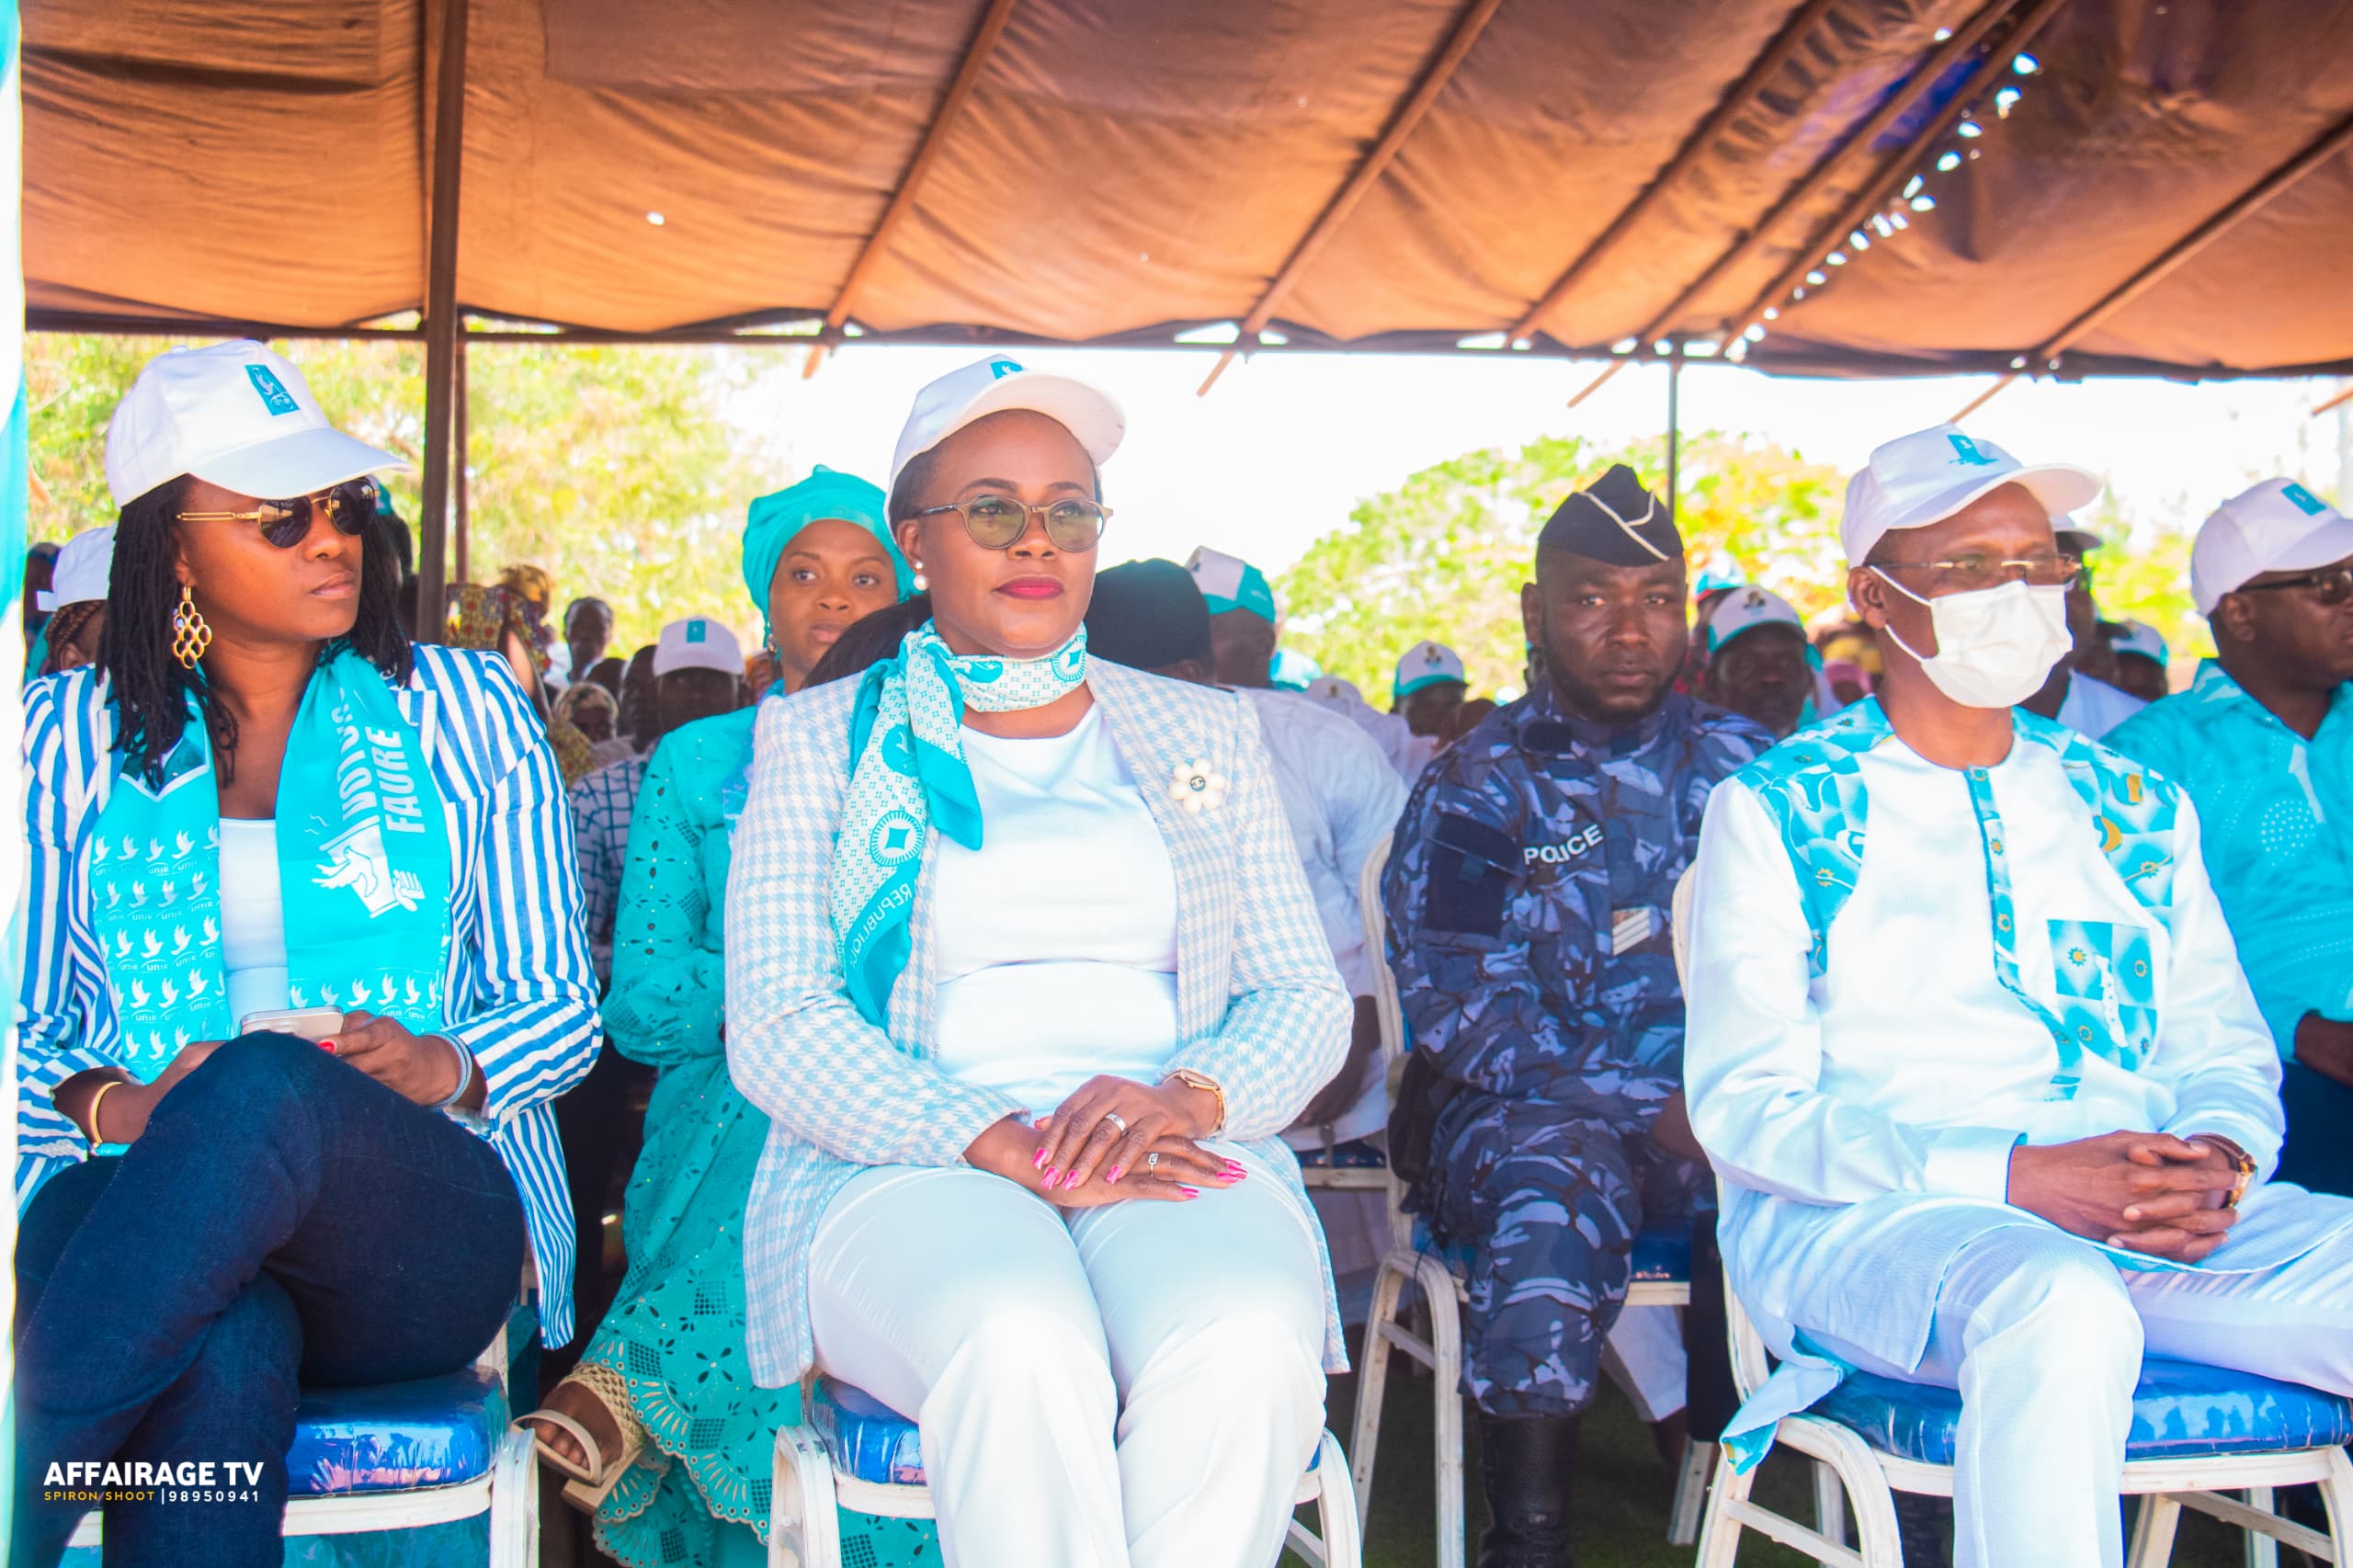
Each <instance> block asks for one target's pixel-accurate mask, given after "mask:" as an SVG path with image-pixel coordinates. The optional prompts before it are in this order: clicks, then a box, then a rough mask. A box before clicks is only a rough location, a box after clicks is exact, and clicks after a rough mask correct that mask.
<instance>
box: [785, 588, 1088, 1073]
mask: <svg viewBox="0 0 2353 1568" xmlns="http://www.w3.org/2000/svg"><path fill="white" fill-rule="evenodd" d="M1085 679H1086V628H1085V627H1083V626H1082V627H1080V628H1079V629H1078V631H1075V632H1074V633H1072V635H1071V640H1070V641H1069V642H1065V643H1063V645H1062V646H1061V647H1060V648H1058V649H1056V650H1055V651H1054V652H1053V653H1051V654H1049V655H1048V656H1047V657H1045V658H1042V659H1028V660H1023V659H998V658H986V657H978V656H973V657H967V656H963V655H960V654H956V653H949V650H948V644H947V643H945V642H941V641H940V637H939V631H938V628H937V626H936V625H935V624H934V623H933V622H931V621H925V622H924V623H923V624H922V625H921V626H918V627H916V628H915V630H914V631H910V632H908V633H907V635H906V640H905V641H904V642H901V643H900V644H899V656H898V657H897V658H895V659H890V660H886V661H884V662H883V663H881V664H879V665H874V666H873V667H872V668H871V669H869V670H868V671H867V672H866V678H865V680H864V681H863V683H862V684H860V686H859V687H858V706H857V707H856V708H855V709H854V710H852V712H851V715H850V731H849V757H850V763H849V789H848V791H847V794H846V795H845V796H844V798H843V801H842V824H841V831H840V834H839V835H838V836H837V837H836V838H835V840H834V866H833V882H832V894H833V898H832V903H833V920H834V939H835V942H836V943H837V944H839V946H840V949H841V959H842V976H843V979H844V981H845V982H846V983H847V986H848V989H849V997H850V1000H851V1001H852V1002H853V1003H855V1004H857V1006H858V1012H859V1013H860V1014H861V1015H862V1016H863V1017H865V1019H866V1021H867V1022H869V1023H870V1024H873V1025H876V1026H877V1027H880V1026H881V1024H882V1023H883V1021H884V1013H885V1009H887V1008H888V1007H889V1006H890V1003H891V989H892V986H894V985H896V984H897V983H898V980H899V974H900V971H903V970H904V969H905V968H906V967H907V957H908V953H909V951H910V949H911V946H912V944H911V941H910V938H909V936H908V931H907V926H908V923H909V921H911V920H912V919H913V918H914V915H915V879H916V877H917V876H919V875H920V874H921V873H922V870H923V852H924V846H925V845H926V842H927V841H928V835H929V833H930V830H931V829H932V828H934V827H937V828H938V830H939V831H940V832H942V833H944V834H946V835H948V837H949V840H950V841H952V842H954V843H956V844H960V845H961V846H963V847H965V848H967V849H978V848H979V847H980V846H981V802H980V798H979V796H978V795H977V794H975V793H974V791H973V789H972V769H971V767H968V766H966V764H965V761H964V740H963V723H964V710H965V709H966V708H968V707H970V708H972V709H975V710H978V711H980V712H983V713H1015V712H1019V711H1020V710H1023V709H1027V708H1042V707H1044V706H1045V705H1046V704H1047V703H1049V702H1051V701H1053V700H1054V699H1056V698H1059V697H1063V696H1065V695H1067V694H1068V693H1069V692H1070V691H1071V690H1072V689H1073V688H1074V687H1077V686H1078V685H1079V683H1080V682H1082V681H1084V680H1085Z"/></svg>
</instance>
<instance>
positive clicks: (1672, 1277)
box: [1414, 1217, 1691, 1283]
mask: <svg viewBox="0 0 2353 1568" xmlns="http://www.w3.org/2000/svg"><path fill="white" fill-rule="evenodd" d="M1414 1245H1415V1248H1416V1249H1417V1250H1419V1251H1422V1252H1430V1251H1433V1250H1436V1251H1437V1252H1438V1256H1440V1257H1443V1258H1444V1259H1446V1266H1447V1267H1449V1268H1450V1269H1452V1270H1454V1273H1455V1277H1456V1278H1469V1277H1470V1274H1471V1269H1472V1265H1474V1264H1475V1263H1476V1262H1477V1261H1478V1249H1476V1248H1475V1247H1473V1246H1472V1244H1470V1243H1469V1242H1453V1243H1450V1244H1448V1245H1447V1246H1445V1247H1444V1248H1438V1245H1437V1239H1436V1238H1435V1237H1433V1236H1432V1235H1431V1234H1430V1228H1429V1226H1428V1224H1427V1223H1426V1222H1425V1221H1422V1220H1421V1219H1419V1218H1418V1217H1417V1218H1416V1219H1415V1221H1414ZM1632 1261H1633V1266H1634V1278H1635V1279H1636V1280H1637V1281H1641V1282H1646V1283H1656V1282H1659V1281H1663V1280H1666V1281H1680V1280H1688V1279H1689V1278H1691V1233H1690V1232H1688V1231H1643V1232H1642V1233H1639V1234H1637V1235H1636V1236H1635V1237H1634V1256H1633V1260H1632Z"/></svg>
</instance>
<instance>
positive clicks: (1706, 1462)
mask: <svg viewBox="0 0 2353 1568" xmlns="http://www.w3.org/2000/svg"><path fill="white" fill-rule="evenodd" d="M1388 862H1389V843H1388V841H1387V840H1383V841H1382V843H1381V846H1380V848H1379V849H1377V850H1376V851H1375V852H1374V853H1373V855H1372V858H1370V859H1369V860H1367V861H1366V862H1365V869H1364V875H1363V878H1362V880H1361V881H1360V883H1359V885H1358V907H1359V909H1360V910H1361V911H1362V913H1363V919H1364V933H1365V943H1366V946H1367V947H1368V948H1369V949H1370V951H1371V953H1372V955H1373V958H1374V960H1375V961H1374V963H1373V966H1372V970H1373V988H1374V989H1373V1003H1374V1006H1375V1007H1376V1009H1377V1010H1378V1011H1379V1013H1380V1017H1381V1057H1382V1060H1383V1061H1385V1062H1392V1063H1395V1062H1402V1061H1403V1060H1404V1051H1405V1049H1406V1046H1405V1023H1404V1012H1403V1010H1402V1009H1401V1008H1400V1006H1399V1005H1398V1000H1397V980H1396V977H1395V976H1394V975H1393V974H1392V973H1391V972H1390V969H1389V963H1388V952H1389V922H1388V916H1387V915H1386V913H1385V912H1384V911H1383V909H1382V907H1381V869H1382V868H1383V867H1385V866H1386V865H1387V864H1388ZM1351 1174H1353V1173H1351ZM1380 1174H1381V1176H1382V1177H1383V1178H1384V1180H1385V1184H1386V1186H1387V1187H1388V1189H1389V1217H1390V1250H1389V1252H1388V1254H1387V1256H1384V1257H1382V1259H1381V1267H1380V1271H1379V1272H1378V1273H1376V1274H1375V1275H1374V1276H1373V1285H1372V1307H1371V1310H1370V1312H1369V1313H1368V1314H1367V1317H1366V1322H1365V1336H1364V1351H1363V1354H1362V1355H1361V1356H1360V1357H1359V1358H1358V1360H1359V1363H1360V1365H1359V1367H1358V1374H1357V1408H1356V1420H1355V1423H1354V1425H1353V1426H1352V1429H1351V1431H1350V1433H1349V1438H1348V1451H1349V1452H1350V1453H1352V1454H1354V1455H1355V1456H1356V1493H1357V1511H1358V1514H1359V1515H1360V1516H1363V1517H1370V1513H1371V1508H1372V1476H1373V1467H1374V1464H1375V1463H1376V1461H1377V1460H1379V1458H1380V1442H1381V1406H1382V1404H1383V1403H1384V1402H1385V1400H1386V1397H1387V1394H1388V1381H1389V1354H1390V1352H1391V1351H1392V1349H1395V1350H1399V1351H1403V1352H1404V1354H1405V1355H1406V1356H1407V1357H1408V1358H1411V1359H1413V1360H1414V1361H1416V1362H1418V1363H1420V1364H1421V1365H1422V1366H1424V1367H1426V1368H1427V1369H1429V1371H1430V1374H1431V1378H1430V1381H1431V1384H1432V1388H1431V1396H1432V1399H1433V1401H1434V1403H1435V1404H1436V1413H1435V1422H1434V1427H1435V1433H1436V1440H1435V1445H1434V1446H1435V1449H1436V1451H1437V1461H1436V1462H1437V1468H1438V1474H1437V1494H1438V1519H1437V1531H1438V1556H1437V1568H1463V1563H1464V1562H1465V1559H1466V1557H1467V1555H1468V1551H1469V1546H1468V1539H1467V1537H1468V1531H1469V1524H1468V1521H1467V1517H1466V1514H1465V1511H1464V1506H1463V1463H1462V1395H1461V1387H1462V1307H1463V1303H1464V1301H1465V1299H1466V1298H1465V1293H1464V1285H1463V1281H1462V1278H1461V1276H1460V1275H1458V1274H1456V1273H1455V1271H1454V1270H1453V1268H1452V1267H1449V1264H1448V1263H1447V1261H1446V1259H1445V1258H1444V1257H1442V1256H1439V1255H1438V1254H1437V1253H1434V1252H1425V1251H1422V1250H1421V1249H1419V1248H1417V1247H1416V1246H1415V1244H1414V1230H1413V1220H1412V1217H1411V1216H1410V1215H1408V1214H1406V1213H1405V1211H1404V1193H1405V1189H1404V1184H1403V1183H1402V1182H1400V1181H1398V1180H1397V1179H1396V1177H1395V1176H1393V1175H1392V1174H1391V1173H1389V1172H1387V1171H1385V1170H1384V1171H1382V1172H1381V1173H1380ZM1309 1185H1311V1186H1313V1185H1314V1177H1313V1176H1312V1175H1311V1176H1310V1177H1309ZM1650 1272H1652V1273H1653V1274H1654V1277H1653V1278H1640V1277H1637V1278H1636V1279H1635V1280H1634V1282H1633V1284H1632V1285H1631V1287H1630V1288H1629V1289H1628V1290H1627V1292H1626V1305H1628V1306H1630V1307H1683V1306H1688V1305H1689V1304H1690V1301H1691V1282H1690V1280H1689V1279H1688V1278H1658V1277H1655V1275H1656V1273H1657V1271H1656V1270H1652V1271H1650ZM1408 1285H1411V1286H1413V1287H1414V1288H1415V1295H1416V1297H1417V1298H1418V1300H1419V1301H1421V1302H1422V1304H1423V1305H1424V1307H1425V1308H1426V1310H1427V1312H1428V1314H1429V1334H1428V1335H1427V1337H1425V1336H1424V1335H1421V1334H1419V1333H1417V1332H1415V1328H1414V1326H1413V1324H1411V1323H1409V1322H1407V1321H1406V1306H1407V1298H1406V1295H1405V1287H1406V1286H1408ZM1615 1357H1616V1353H1615V1352H1614V1351H1613V1350H1610V1349H1609V1348H1608V1347H1607V1346H1604V1348H1603V1352H1602V1360H1603V1366H1604V1368H1605V1369H1608V1370H1609V1371H1610V1372H1611V1373H1612V1375H1613V1377H1615V1378H1616V1379H1617V1381H1620V1383H1624V1382H1627V1381H1628V1380H1627V1378H1626V1377H1625V1375H1624V1371H1623V1368H1622V1367H1620V1366H1619V1365H1617V1364H1616V1361H1615ZM1711 1461H1712V1453H1711V1449H1709V1448H1708V1447H1706V1446H1704V1445H1700V1444H1691V1445H1689V1446H1688V1447H1687V1448H1686V1449H1685V1451H1684V1457H1683V1464H1682V1468H1681V1470H1680V1471H1678V1472H1677V1477H1676V1487H1675V1504H1674V1507H1673V1509H1672V1511H1671V1512H1670V1514H1669V1516H1668V1518H1667V1531H1666V1539H1667V1541H1668V1543H1669V1544H1670V1545H1674V1546H1688V1545H1690V1544H1691V1543H1692V1541H1693V1540H1696V1539H1698V1535H1699V1509H1700V1505H1701V1501H1702V1499H1703V1497H1704V1496H1705V1494H1706V1491H1707V1483H1708V1471H1709V1467H1710V1465H1711Z"/></svg>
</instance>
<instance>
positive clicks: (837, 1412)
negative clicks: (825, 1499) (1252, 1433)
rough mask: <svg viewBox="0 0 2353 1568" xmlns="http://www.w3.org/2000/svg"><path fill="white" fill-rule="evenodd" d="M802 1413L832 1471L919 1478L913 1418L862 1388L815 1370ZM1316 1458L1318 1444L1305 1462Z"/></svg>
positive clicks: (888, 1479) (894, 1480)
mask: <svg viewBox="0 0 2353 1568" xmlns="http://www.w3.org/2000/svg"><path fill="white" fill-rule="evenodd" d="M804 1418H805V1419H806V1420H807V1421H808V1423H809V1428H810V1430H811V1431H813V1432H814V1433H816V1434H817V1440H818V1441H820V1442H822V1443H824V1445H825V1457H826V1458H827V1459H828V1460H832V1461H833V1466H834V1473H835V1475H847V1476H854V1477H856V1478H857V1479H858V1480H859V1481H870V1482H872V1483H875V1484H876V1485H878V1486H921V1485H923V1484H924V1475H923V1441H922V1438H921V1437H920V1436H919V1435H918V1434H917V1432H916V1430H915V1423H914V1422H912V1421H910V1420H908V1419H907V1418H906V1417H905V1416H904V1415H900V1414H899V1413H898V1412H897V1411H895V1410H893V1409H892V1408H891V1407H890V1406H889V1405H887V1404H885V1403H882V1402H881V1400H879V1399H877V1398H875V1397H874V1396H873V1395H872V1394H870V1393H868V1392H866V1391H865V1390H864V1389H861V1388H853V1387H852V1386H850V1385H849V1384H848V1383H846V1382H843V1381H840V1380H839V1379H837V1378H829V1377H826V1376H824V1374H823V1373H820V1374H819V1375H818V1377H817V1379H816V1389H815V1392H814V1393H813V1395H812V1397H811V1399H810V1401H809V1408H808V1411H807V1413H806V1415H805V1417H804ZM1322 1462H1323V1449H1321V1447H1320V1446H1319V1447H1318V1449H1317V1450H1316V1453H1315V1457H1314V1458H1313V1459H1311V1460H1308V1461H1307V1468H1308V1469H1309V1470H1311V1471H1313V1469H1314V1468H1315V1467H1316V1466H1317V1465H1318V1464H1320V1463H1322Z"/></svg>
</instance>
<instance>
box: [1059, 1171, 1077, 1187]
mask: <svg viewBox="0 0 2353 1568" xmlns="http://www.w3.org/2000/svg"><path fill="white" fill-rule="evenodd" d="M1077 1186H1078V1173H1077V1172H1076V1171H1073V1172H1071V1173H1070V1175H1068V1176H1064V1177H1063V1191H1065V1192H1069V1191H1072V1190H1074V1188H1076V1187H1077Z"/></svg>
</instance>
